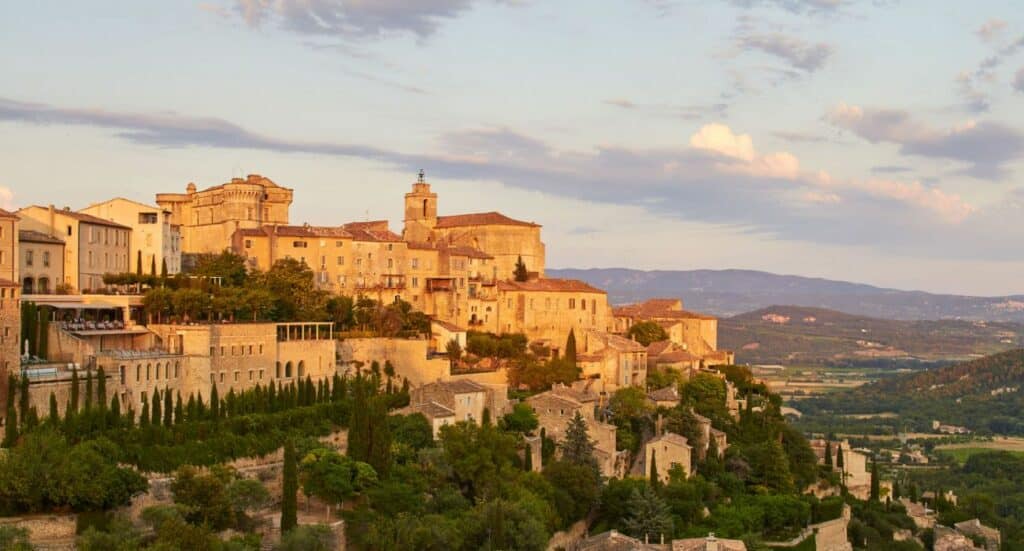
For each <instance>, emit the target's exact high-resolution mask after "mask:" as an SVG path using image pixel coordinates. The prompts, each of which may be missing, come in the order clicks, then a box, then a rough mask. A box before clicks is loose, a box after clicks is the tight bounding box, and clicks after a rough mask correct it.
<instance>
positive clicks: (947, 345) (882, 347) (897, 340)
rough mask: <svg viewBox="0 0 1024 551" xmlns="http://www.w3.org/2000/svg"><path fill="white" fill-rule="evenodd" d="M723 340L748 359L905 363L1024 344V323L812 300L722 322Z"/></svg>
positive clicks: (720, 336) (725, 345)
mask: <svg viewBox="0 0 1024 551" xmlns="http://www.w3.org/2000/svg"><path fill="white" fill-rule="evenodd" d="M718 345H719V347H721V348H725V349H727V350H733V351H735V352H736V361H737V362H738V363H741V364H745V363H751V364H783V365H823V364H825V365H827V364H831V365H902V364H905V363H907V362H908V361H910V362H915V361H926V362H949V361H958V360H966V359H972V358H977V357H980V356H985V355H988V354H994V353H997V352H1002V351H1005V350H1008V349H1012V348H1019V347H1021V346H1024V324H1020V323H1013V322H985V321H968V320H924V321H904V320H889V319H879V318H871V317H867V316H856V315H851V314H844V313H842V312H836V311H834V310H826V309H824V308H808V307H806V306H770V307H768V308H763V309H760V310H755V311H753V312H748V313H746V314H740V315H738V316H733V317H730V318H722V319H721V320H720V321H719V323H718Z"/></svg>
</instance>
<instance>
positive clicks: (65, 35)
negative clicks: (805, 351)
mask: <svg viewBox="0 0 1024 551" xmlns="http://www.w3.org/2000/svg"><path fill="white" fill-rule="evenodd" d="M1019 8H1020V6H1019V4H1018V0H1003V1H996V0H978V1H973V2H962V1H959V0H944V1H940V0H935V1H923V0H863V1H859V0H676V1H673V0H602V1H601V2H594V1H593V0H584V1H575V0H558V1H550V0H549V1H543V0H204V1H199V2H193V1H189V0H179V1H176V2H115V1H110V2H104V1H91V2H70V3H69V2H56V1H51V0H38V1H36V2H9V3H5V4H4V5H3V6H0V206H2V207H4V208H18V207H21V206H25V205H29V204H42V205H46V204H51V203H52V204H55V205H58V206H70V207H71V208H74V209H79V208H83V207H85V206H87V205H89V204H91V203H94V202H98V201H102V200H105V199H108V198H111V197H115V196H124V197H129V198H132V199H136V200H142V201H146V202H150V203H152V202H153V199H154V195H155V194H156V193H158V192H176V191H179V192H180V191H183V190H184V189H185V186H186V184H188V183H189V182H195V183H196V185H197V186H199V187H200V188H204V187H209V186H214V185H218V184H220V183H223V182H225V181H228V180H230V179H231V178H232V177H238V176H244V175H246V174H251V173H258V174H262V175H264V176H267V177H268V178H270V179H272V180H273V181H275V182H277V183H278V184H280V185H283V186H286V187H289V188H292V189H294V190H295V199H294V203H293V205H292V210H291V221H292V222H293V223H303V222H308V223H311V224H318V225H337V224H341V223H344V222H349V221H355V220H366V219H381V218H387V219H389V220H391V221H392V225H393V229H395V230H398V231H400V229H401V217H402V195H403V194H404V193H405V192H407V191H408V190H409V188H410V184H411V183H412V182H413V181H414V180H415V178H416V173H417V172H418V171H419V170H420V169H422V170H424V171H425V172H426V175H427V180H428V181H429V182H431V184H432V186H433V189H434V191H435V192H437V193H438V194H439V210H440V212H441V213H442V214H455V213H461V212H479V211H490V210H499V211H501V212H504V213H505V214H508V215H510V216H513V217H516V218H520V219H524V220H530V221H534V222H537V223H540V224H542V225H543V226H544V233H543V239H544V241H545V242H546V244H547V249H548V266H549V267H575V268H590V267H627V268H637V269H680V270H687V269H725V268H742V269H758V270H766V271H771V272H776V273H784V274H796V275H805V276H814V277H826V278H830V279H840V280H846V281H856V282H863V283H870V284H875V285H880V286H884V287H894V288H900V289H919V290H926V291H932V292H945V293H958V294H972V295H1002V294H1015V293H1024V257H1022V251H1024V246H1022V245H1024V181H1022V175H1024V10H1020V9H1019Z"/></svg>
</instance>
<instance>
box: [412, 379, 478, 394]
mask: <svg viewBox="0 0 1024 551" xmlns="http://www.w3.org/2000/svg"><path fill="white" fill-rule="evenodd" d="M430 385H440V386H442V387H444V388H445V389H446V390H448V391H449V392H453V393H455V394H469V393H471V392H486V391H487V389H486V388H484V386H483V385H481V384H480V383H477V382H476V381H471V380H469V379H456V380H454V381H437V382H435V383H428V384H426V385H424V386H430Z"/></svg>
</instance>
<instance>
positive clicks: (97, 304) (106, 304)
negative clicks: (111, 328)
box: [35, 302, 123, 310]
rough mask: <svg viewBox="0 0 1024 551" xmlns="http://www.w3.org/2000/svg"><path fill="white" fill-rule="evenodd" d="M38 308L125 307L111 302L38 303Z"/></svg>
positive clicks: (102, 308) (106, 308)
mask: <svg viewBox="0 0 1024 551" xmlns="http://www.w3.org/2000/svg"><path fill="white" fill-rule="evenodd" d="M35 305H36V306H49V307H51V308H56V309H58V310H120V309H121V308H123V306H118V305H117V304H111V303H109V302H92V303H89V304H85V303H84V302H36V303H35Z"/></svg>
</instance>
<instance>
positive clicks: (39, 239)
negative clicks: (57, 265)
mask: <svg viewBox="0 0 1024 551" xmlns="http://www.w3.org/2000/svg"><path fill="white" fill-rule="evenodd" d="M18 241H24V242H26V243H52V244H54V245H63V244H64V241H62V240H61V239H59V238H57V237H53V236H52V235H47V234H45V233H43V232H40V231H35V230H18Z"/></svg>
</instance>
